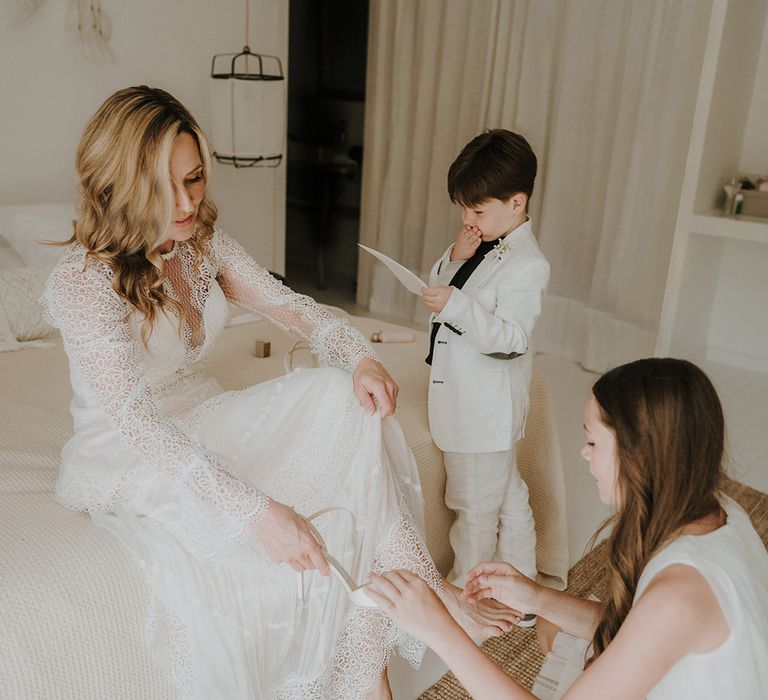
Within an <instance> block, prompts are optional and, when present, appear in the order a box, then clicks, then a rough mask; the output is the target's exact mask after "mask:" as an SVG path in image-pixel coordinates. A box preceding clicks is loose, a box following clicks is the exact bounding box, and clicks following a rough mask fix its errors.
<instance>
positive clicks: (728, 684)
mask: <svg viewBox="0 0 768 700" xmlns="http://www.w3.org/2000/svg"><path fill="white" fill-rule="evenodd" d="M720 503H721V505H722V507H723V509H724V510H725V512H726V514H727V516H728V521H727V523H726V524H725V525H724V526H722V527H720V528H718V529H717V530H715V531H714V532H711V533H709V534H707V535H699V536H692V535H687V536H684V537H679V538H677V539H676V540H674V541H673V542H671V543H670V544H669V545H667V546H666V547H665V548H664V549H662V550H661V551H660V552H659V553H658V554H656V555H655V556H654V557H653V558H652V559H651V561H650V562H649V563H648V565H647V566H646V567H645V569H644V571H643V573H642V575H641V577H640V581H639V582H638V586H637V591H636V593H635V600H638V598H639V597H640V596H641V595H642V594H643V591H644V590H645V589H646V588H647V586H648V584H649V583H650V582H651V580H652V579H653V577H654V576H656V574H658V573H659V572H660V571H661V570H662V569H664V568H666V567H667V566H670V565H672V564H686V565H688V566H692V567H694V568H695V569H696V570H697V571H699V572H700V573H701V574H702V576H704V578H706V580H707V582H708V583H709V585H710V586H711V587H712V590H713V591H714V593H715V596H716V597H717V600H718V603H719V604H720V608H721V609H722V611H723V614H724V615H725V617H726V619H727V620H728V624H729V626H730V628H731V634H730V636H729V637H728V639H727V640H726V641H725V642H724V643H723V644H722V645H721V646H720V647H718V648H717V649H715V650H714V651H711V652H708V653H704V654H688V655H687V656H684V657H683V658H682V659H680V660H679V661H678V662H677V663H676V664H675V665H674V666H673V667H672V668H671V669H670V670H669V671H668V672H667V674H666V675H665V676H664V678H662V680H661V681H660V682H659V683H658V684H657V685H656V687H654V688H653V690H652V691H651V692H650V693H648V696H647V698H648V700H684V699H687V698H691V699H692V700H693V699H694V698H695V700H724V699H725V698H728V699H729V700H730V699H731V698H733V700H737V699H738V700H765V698H768V553H767V552H766V550H765V547H764V546H763V543H762V541H761V540H760V537H759V536H758V534H757V532H755V529H754V528H753V527H752V523H751V522H750V520H749V516H748V515H747V514H746V513H745V512H744V511H743V510H742V508H741V507H739V505H738V504H737V503H735V502H734V501H733V500H732V499H730V498H727V497H723V498H721V500H720Z"/></svg>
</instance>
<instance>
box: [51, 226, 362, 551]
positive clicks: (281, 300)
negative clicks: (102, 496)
mask: <svg viewBox="0 0 768 700" xmlns="http://www.w3.org/2000/svg"><path fill="white" fill-rule="evenodd" d="M165 265H166V272H167V278H166V280H165V282H164V285H165V291H166V292H167V293H168V294H169V295H170V296H171V297H172V298H173V299H175V300H177V301H178V302H179V303H180V305H181V306H182V308H183V309H184V323H183V326H182V327H181V328H180V327H179V316H178V313H176V312H175V311H173V310H163V311H162V312H161V313H160V314H158V317H157V321H156V323H155V326H154V328H153V331H152V335H151V336H150V340H149V343H148V346H147V347H144V345H143V343H142V342H141V336H140V330H141V322H142V317H141V315H140V314H139V313H138V312H136V310H135V309H134V308H133V307H131V306H130V305H129V304H128V303H127V302H126V301H125V300H124V299H122V298H121V297H120V296H118V294H117V293H116V292H115V291H114V289H113V287H112V280H113V273H112V271H111V269H110V268H109V267H108V266H107V265H105V264H104V263H101V262H99V261H94V260H92V259H90V258H88V256H87V255H86V251H85V249H84V248H83V247H82V246H80V245H77V244H73V245H72V246H70V248H69V249H68V250H67V251H66V252H65V254H64V255H63V256H62V259H61V261H60V262H59V263H58V265H57V266H56V268H55V269H54V271H53V272H52V274H51V277H50V279H49V280H48V284H47V286H46V289H45V292H44V294H43V298H42V302H43V305H44V307H45V309H46V313H47V315H48V317H49V320H50V322H51V323H52V324H53V325H55V326H56V327H58V328H59V329H60V331H61V335H62V338H63V340H64V347H65V350H66V352H67V355H68V357H69V361H70V373H71V378H72V384H73V389H74V392H75V397H76V401H75V402H73V414H75V412H76V410H78V411H79V414H78V415H74V417H75V427H76V430H77V429H78V428H82V427H83V424H84V423H86V422H87V420H88V419H89V418H92V417H93V416H94V415H95V414H98V413H102V414H106V416H108V417H109V419H111V422H112V423H113V425H114V426H115V428H116V430H117V431H118V432H119V435H120V438H121V442H122V447H123V448H125V449H127V450H129V451H131V452H132V453H133V454H135V455H136V456H137V457H138V460H139V462H140V464H141V467H142V468H141V469H139V470H134V473H135V474H138V475H140V478H142V479H155V478H166V479H171V480H173V481H174V482H177V483H180V484H183V486H184V488H183V489H182V492H183V493H184V494H185V496H184V501H185V502H183V503H179V504H175V505H174V507H178V508H181V509H183V512H184V517H183V518H182V519H181V521H183V523H184V526H183V528H184V530H185V532H183V533H179V534H181V535H183V536H184V541H186V542H190V543H196V545H197V546H196V549H197V550H198V552H199V553H200V554H201V555H203V556H210V555H213V554H215V553H216V552H217V551H219V550H221V549H223V548H225V547H226V546H227V545H228V544H235V543H238V542H241V541H242V540H243V539H244V538H245V537H246V536H247V535H248V532H249V529H250V526H251V525H252V524H253V523H255V522H257V521H258V520H259V519H261V518H262V517H264V515H266V513H267V510H268V506H269V498H268V496H267V495H266V494H264V493H262V492H260V491H258V490H257V489H255V488H253V487H252V486H250V485H248V484H246V483H244V482H243V481H241V480H239V479H237V478H236V477H235V476H233V474H232V471H231V469H230V466H229V465H228V464H226V463H225V462H223V461H222V459H221V458H220V457H218V456H217V455H213V454H209V453H207V452H206V451H205V450H203V449H202V447H201V446H200V445H199V444H197V443H196V442H195V441H194V440H193V439H192V438H191V437H190V436H189V434H188V432H187V431H186V430H185V421H184V416H185V415H187V414H188V413H189V412H190V411H192V410H193V409H194V408H196V407H195V406H190V405H188V404H189V402H190V400H194V399H195V398H198V396H197V395H196V394H195V392H194V391H189V388H190V387H194V386H197V387H200V386H204V382H201V381H200V376H199V375H201V374H202V367H203V365H204V361H205V358H206V356H207V355H208V353H209V351H210V349H211V346H212V344H213V342H214V341H215V338H216V336H218V334H219V332H220V331H221V329H222V328H223V326H224V323H225V322H226V318H227V313H228V308H227V304H226V300H227V299H228V300H230V301H232V302H235V303H237V304H239V305H241V306H244V307H246V308H247V309H249V310H252V311H254V312H257V313H259V314H262V315H263V316H265V317H267V318H269V319H270V320H272V321H273V322H274V323H276V324H277V325H278V326H280V327H281V328H283V329H285V330H288V331H290V332H293V333H295V334H297V335H300V336H301V337H303V338H305V339H306V340H308V341H309V342H310V345H311V347H312V349H313V351H314V352H315V353H316V354H317V355H318V357H319V359H320V362H321V363H322V364H324V365H333V366H337V367H340V368H342V369H345V370H347V371H351V370H352V369H353V368H354V366H355V365H356V364H357V362H358V361H359V360H360V359H361V358H362V357H374V358H375V354H374V353H373V352H372V351H371V350H370V348H369V347H368V345H367V343H366V342H365V340H364V339H363V337H362V335H361V334H360V333H359V332H358V331H356V330H355V329H352V328H351V327H350V326H349V325H348V324H347V323H346V321H344V320H342V319H340V318H338V317H336V316H334V315H332V314H331V313H329V312H328V311H327V310H325V309H323V308H322V307H320V306H319V305H318V304H316V303H315V302H314V301H313V300H312V299H310V298H308V297H305V296H302V295H299V294H296V293H295V292H293V291H291V290H290V289H288V288H287V287H285V286H283V285H282V284H281V283H280V282H279V281H277V280H276V279H274V278H273V277H272V276H271V275H270V274H269V272H267V271H266V270H265V269H263V268H261V267H259V266H258V265H257V264H256V263H255V262H254V261H253V260H252V259H251V258H250V256H248V254H247V253H246V252H245V251H244V250H243V248H242V247H241V246H240V245H239V244H238V243H237V242H235V241H234V240H233V239H232V238H230V237H229V236H228V235H227V234H225V233H224V232H223V231H220V230H217V231H216V232H215V234H214V237H213V239H212V241H211V243H210V246H209V254H208V255H206V256H205V257H203V258H202V259H201V260H199V261H197V260H196V259H195V253H194V251H193V249H192V248H190V247H189V246H188V245H186V244H185V243H176V245H175V255H173V256H170V257H169V258H168V259H167V260H166V261H165ZM190 397H192V398H191V399H190ZM202 398H210V395H209V396H204V395H203V396H202ZM185 401H186V402H187V405H185ZM75 405H77V406H78V407H79V408H77V409H76V408H75ZM115 500H116V502H117V503H116V504H114V505H119V500H120V495H119V494H116V495H115ZM99 505H101V506H103V505H104V504H93V505H92V506H91V505H90V504H89V505H87V506H86V507H88V508H90V507H93V508H94V509H98V508H99ZM107 505H110V504H107ZM179 520H180V519H178V518H175V519H174V521H175V522H179Z"/></svg>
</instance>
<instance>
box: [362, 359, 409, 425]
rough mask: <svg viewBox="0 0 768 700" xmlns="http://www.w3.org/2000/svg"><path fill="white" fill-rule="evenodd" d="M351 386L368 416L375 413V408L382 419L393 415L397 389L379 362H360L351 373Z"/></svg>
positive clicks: (370, 360)
mask: <svg viewBox="0 0 768 700" xmlns="http://www.w3.org/2000/svg"><path fill="white" fill-rule="evenodd" d="M352 384H353V385H354V388H355V396H357V398H358V399H360V403H361V404H362V406H363V409H364V410H365V412H366V413H367V414H368V415H369V416H370V415H373V414H374V413H375V412H376V407H377V406H378V408H379V411H380V413H381V417H382V418H386V417H387V416H391V415H394V413H395V409H396V408H397V393H398V391H399V388H398V386H397V384H396V383H395V380H394V379H392V377H391V376H390V375H389V372H387V370H386V369H384V365H382V364H381V362H377V361H376V360H374V359H373V358H371V357H364V358H363V359H362V360H360V361H359V362H358V363H357V365H356V366H355V371H354V372H352Z"/></svg>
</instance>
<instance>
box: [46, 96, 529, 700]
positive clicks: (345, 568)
mask: <svg viewBox="0 0 768 700" xmlns="http://www.w3.org/2000/svg"><path fill="white" fill-rule="evenodd" d="M77 169H78V174H79V178H80V201H79V205H78V217H77V220H76V222H75V225H74V234H73V236H72V238H71V239H70V241H68V246H67V248H66V249H65V252H64V255H63V256H62V259H61V261H60V262H59V264H58V265H57V267H56V268H55V269H54V271H53V273H52V275H51V277H50V279H49V281H48V284H47V286H46V290H45V293H44V296H43V302H44V305H45V307H46V310H47V313H48V315H49V317H50V319H51V321H52V322H53V323H54V325H56V326H57V327H58V328H59V329H60V330H61V335H62V338H63V340H64V347H65V349H66V352H67V355H68V357H69V363H70V374H71V381H72V388H73V393H74V398H73V400H72V404H71V406H72V415H73V418H74V427H75V434H74V436H73V437H72V438H71V440H70V441H69V442H68V443H67V444H66V446H65V447H64V450H63V453H62V462H61V469H60V474H59V479H58V483H57V498H58V500H59V501H60V502H61V503H62V504H63V505H66V506H68V507H70V508H74V509H78V510H83V511H88V512H90V513H91V515H92V517H93V519H94V521H95V522H96V523H97V524H99V525H101V526H103V527H105V528H108V529H109V530H111V531H112V532H114V533H115V534H116V535H117V536H118V537H119V538H120V540H121V541H122V542H123V543H124V544H125V546H126V547H128V549H129V550H130V551H131V552H132V553H133V555H134V557H135V558H136V560H137V561H138V564H139V566H141V567H142V568H143V569H144V571H145V573H146V576H147V580H148V582H149V585H150V588H151V591H152V595H153V600H154V604H153V614H152V616H151V623H152V624H151V628H152V630H153V633H154V634H153V636H154V641H155V649H156V655H157V658H158V661H159V662H161V663H163V664H164V665H165V668H166V669H167V671H168V672H169V673H170V676H171V678H172V680H173V682H174V683H175V685H176V686H177V687H178V689H179V690H180V691H181V694H182V695H183V696H185V697H195V698H227V699H228V700H230V699H236V698H386V697H390V693H389V686H388V681H387V676H386V665H387V662H388V659H389V656H390V654H391V653H392V650H393V649H394V648H398V650H399V653H400V654H401V655H402V656H404V657H405V658H406V659H408V660H409V661H410V662H411V663H413V664H414V665H417V664H418V663H419V661H420V657H421V654H422V653H423V649H424V648H423V646H422V645H421V644H420V643H419V642H417V641H416V640H414V639H413V638H411V637H409V636H407V635H406V634H405V633H403V632H401V631H400V630H399V629H398V628H397V627H395V625H394V624H393V622H392V621H391V620H390V619H389V618H388V617H387V616H386V615H385V614H384V613H383V612H382V611H381V610H378V609H376V608H375V607H369V606H365V605H356V604H355V603H354V602H353V600H355V599H354V598H352V599H350V597H349V595H348V590H347V589H348V588H350V587H354V585H355V584H361V583H365V581H366V580H367V577H368V576H369V575H370V574H371V573H379V572H381V571H384V570H388V569H408V570H410V571H413V572H414V573H416V574H418V575H419V576H420V577H422V578H424V579H425V580H426V581H427V582H428V583H429V584H430V586H432V587H433V588H434V589H435V590H436V591H437V592H438V594H439V595H440V596H441V598H442V599H443V600H444V601H445V603H446V605H447V606H448V608H449V609H450V610H451V611H452V613H453V614H454V616H455V617H456V619H457V621H458V622H459V623H460V624H462V626H464V627H465V629H467V630H468V632H469V633H470V634H472V635H473V636H474V637H475V638H478V639H482V638H484V637H487V636H490V635H492V634H501V633H502V632H503V631H506V630H507V629H508V628H509V627H510V625H511V623H512V622H513V621H514V618H513V617H510V616H508V615H506V614H505V613H504V612H500V611H499V610H498V609H497V607H493V608H491V607H472V606H469V605H468V604H467V603H466V602H462V598H461V596H460V595H459V591H458V589H455V588H453V587H451V586H449V585H448V584H447V583H446V582H444V581H443V580H442V579H441V578H440V576H439V574H438V572H437V570H436V569H435V567H434V564H433V563H432V561H431V559H430V556H429V554H428V552H427V549H426V546H425V544H424V540H423V537H422V532H421V531H422V508H421V503H420V497H419V494H418V490H419V489H418V473H417V471H416V466H415V463H414V459H413V456H412V454H411V452H410V451H409V449H408V447H407V445H406V443H405V440H404V437H403V434H402V432H401V430H400V427H399V425H398V423H397V422H396V420H395V419H394V418H388V419H387V417H388V416H391V415H392V414H393V413H394V410H395V402H396V399H397V386H396V384H395V383H394V381H393V380H392V378H391V377H390V376H389V374H388V373H387V372H386V370H385V369H384V368H383V367H382V365H381V364H380V363H379V362H378V360H377V358H376V355H375V354H374V353H373V351H372V350H371V349H370V347H369V346H368V345H367V344H366V342H365V341H364V339H363V337H362V336H361V335H360V333H358V332H357V331H356V330H354V329H352V328H351V327H350V326H349V325H348V324H347V323H346V322H344V321H342V320H341V319H339V318H337V317H335V316H333V315H332V314H330V313H328V312H327V311H325V310H324V309H322V308H321V307H319V306H318V305H317V304H316V303H315V302H314V301H313V300H311V299H309V298H308V297H305V296H301V295H299V294H296V293H294V292H292V291H291V290H290V289H288V288H286V287H284V286H283V285H282V284H281V283H280V282H278V281H276V280H275V279H274V278H273V277H272V276H271V275H270V274H269V273H268V272H267V271H266V270H264V269H263V268H261V267H259V266H258V265H257V264H256V263H255V262H254V261H253V260H252V259H251V258H250V257H249V256H248V255H247V253H246V252H245V251H244V250H243V248H242V247H241V246H240V245H239V244H238V243H236V242H235V241H234V240H233V239H232V238H230V237H229V236H228V235H227V234H226V233H224V232H223V231H222V230H220V229H218V228H216V226H215V222H216V216H217V211H216V208H215V206H214V204H213V202H212V201H211V200H210V198H209V197H208V196H207V195H206V185H207V181H208V177H209V174H210V169H211V160H210V155H209V151H208V147H207V144H206V141H205V138H204V136H203V134H202V132H201V131H200V129H199V127H198V125H197V123H196V122H195V120H194V118H193V117H192V116H191V115H190V114H189V112H188V111H187V110H186V109H185V108H184V107H183V106H182V105H181V104H180V103H179V102H178V101H177V100H176V99H174V98H173V97H172V96H171V95H169V94H168V93H166V92H164V91H162V90H158V89H152V88H148V87H146V86H140V87H134V88H127V89H124V90H120V91H118V92H117V93H115V94H114V95H112V96H111V97H110V98H108V99H107V100H106V101H105V102H104V104H103V105H102V106H101V107H100V108H99V109H98V111H97V112H96V114H95V115H94V116H93V117H92V118H91V120H90V122H89V124H88V126H87V127H86V130H85V134H84V136H83V138H82V141H81V143H80V146H79V149H78V153H77ZM228 301H232V302H234V303H236V304H239V305H241V306H243V307H246V308H248V309H251V310H253V311H255V312H258V313H260V314H263V315H264V316H266V317H268V318H269V319H270V320H271V321H273V322H274V323H275V324H277V325H278V326H280V327H282V328H283V329H285V330H288V331H290V332H292V333H294V334H297V335H299V336H301V337H303V338H306V339H307V340H309V342H310V344H311V347H312V349H313V351H314V352H315V353H316V354H317V355H318V357H319V358H320V362H321V364H322V365H323V366H324V367H323V368H322V369H317V370H296V371H294V372H292V373H290V374H288V375H287V376H285V377H281V378H278V379H275V380H273V381H269V382H265V383H263V384H259V385H257V386H253V387H250V388H247V389H244V390H242V391H231V392H223V391H222V390H221V387H219V385H218V384H217V383H216V381H215V380H213V379H212V378H210V377H207V376H206V375H205V373H204V366H205V361H206V358H207V357H208V356H209V354H210V351H211V347H212V345H213V344H214V342H215V340H216V338H217V336H218V335H219V333H220V331H221V330H222V328H223V326H224V323H225V321H226V319H227V311H228ZM385 419H386V420H385ZM318 511H322V513H320V514H319V515H318V516H317V517H316V518H313V519H312V522H311V523H310V522H309V520H308V519H307V517H306V516H310V515H311V514H313V513H318ZM285 564H287V565H288V566H285ZM329 564H330V566H329ZM344 572H347V574H348V575H347V576H345V575H344ZM329 574H334V576H330V575H329ZM336 577H338V578H340V579H342V580H341V581H339V580H337V578H336ZM350 579H351V581H350ZM342 584H347V585H346V587H345V585H342ZM363 602H365V601H363ZM368 602H370V601H368ZM510 615H511V613H510Z"/></svg>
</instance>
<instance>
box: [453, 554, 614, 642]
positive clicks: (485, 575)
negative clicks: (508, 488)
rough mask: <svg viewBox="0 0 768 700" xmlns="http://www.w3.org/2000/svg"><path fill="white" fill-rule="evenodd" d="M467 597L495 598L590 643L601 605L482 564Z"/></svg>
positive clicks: (469, 577)
mask: <svg viewBox="0 0 768 700" xmlns="http://www.w3.org/2000/svg"><path fill="white" fill-rule="evenodd" d="M464 595H465V596H466V597H467V598H469V599H470V600H480V599H482V598H494V599H496V600H498V601H500V602H502V603H504V605H508V606H509V607H510V608H513V609H514V610H520V611H522V612H525V613H533V614H534V615H537V616H538V617H543V618H545V619H546V620H549V622H551V623H552V624H554V625H556V626H557V627H559V628H560V629H562V630H563V631H564V632H567V633H568V634H572V635H573V636H574V637H579V638H580V639H587V640H589V639H592V636H593V635H594V633H595V628H596V627H597V622H598V616H599V614H600V604H599V603H597V602H595V601H591V600H584V599H583V598H577V597H576V596H573V595H571V594H570V593H564V592H562V591H555V590H552V589H551V588H546V587H544V586H541V585H539V584H538V583H536V582H535V581H532V580H531V579H529V578H528V577H527V576H524V575H523V574H521V573H520V572H519V571H518V570H517V569H515V567H514V566H512V565H511V564H506V563H504V562H488V563H485V564H478V565H477V566H476V567H475V568H474V569H472V570H471V571H470V572H469V574H468V575H467V585H466V588H465V589H464Z"/></svg>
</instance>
